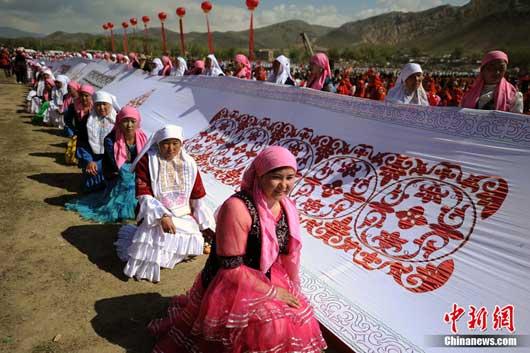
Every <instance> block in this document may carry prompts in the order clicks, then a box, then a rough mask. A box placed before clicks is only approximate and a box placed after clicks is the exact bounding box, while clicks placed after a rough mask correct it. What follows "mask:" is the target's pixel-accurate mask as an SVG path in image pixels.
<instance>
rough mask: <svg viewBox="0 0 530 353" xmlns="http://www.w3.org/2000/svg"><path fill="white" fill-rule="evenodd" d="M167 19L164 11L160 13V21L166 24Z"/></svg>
mask: <svg viewBox="0 0 530 353" xmlns="http://www.w3.org/2000/svg"><path fill="white" fill-rule="evenodd" d="M166 18H167V13H165V12H164V11H162V12H159V13H158V19H159V20H160V21H162V22H164V21H165V20H166Z"/></svg>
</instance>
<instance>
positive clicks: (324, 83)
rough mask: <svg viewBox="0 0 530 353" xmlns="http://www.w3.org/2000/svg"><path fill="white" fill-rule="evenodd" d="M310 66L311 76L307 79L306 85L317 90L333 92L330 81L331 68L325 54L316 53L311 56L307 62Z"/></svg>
mask: <svg viewBox="0 0 530 353" xmlns="http://www.w3.org/2000/svg"><path fill="white" fill-rule="evenodd" d="M309 64H310V66H311V76H310V77H309V79H308V82H307V86H306V87H309V88H312V89H316V90H319V91H328V92H333V91H334V88H333V84H332V83H331V68H330V67H329V60H328V57H327V55H326V54H324V53H316V54H315V55H313V56H312V57H311V61H310V62H309Z"/></svg>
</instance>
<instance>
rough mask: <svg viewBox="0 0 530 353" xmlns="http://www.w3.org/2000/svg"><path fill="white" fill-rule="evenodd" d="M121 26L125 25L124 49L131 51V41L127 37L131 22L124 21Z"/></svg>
mask: <svg viewBox="0 0 530 353" xmlns="http://www.w3.org/2000/svg"><path fill="white" fill-rule="evenodd" d="M121 26H122V27H123V51H124V52H125V53H128V52H129V41H128V39H127V28H129V22H127V21H123V22H122V23H121Z"/></svg>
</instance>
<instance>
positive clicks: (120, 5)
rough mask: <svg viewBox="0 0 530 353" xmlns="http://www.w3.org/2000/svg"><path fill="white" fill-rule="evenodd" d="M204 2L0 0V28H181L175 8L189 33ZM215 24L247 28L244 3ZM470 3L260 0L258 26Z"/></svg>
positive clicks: (335, 22)
mask: <svg viewBox="0 0 530 353" xmlns="http://www.w3.org/2000/svg"><path fill="white" fill-rule="evenodd" d="M201 2H202V0H187V1H182V0H142V1H131V0H0V26H5V27H13V28H17V29H21V30H27V31H31V32H37V33H51V32H54V31H58V30H62V31H66V32H97V31H98V30H99V28H100V27H101V24H102V23H104V22H108V21H111V22H114V24H115V25H116V26H119V24H120V23H121V22H122V21H124V20H127V19H129V18H130V17H132V16H136V17H141V16H142V15H149V16H150V17H151V20H152V23H153V25H155V24H156V25H159V22H158V19H157V18H156V14H157V13H158V12H160V11H166V12H167V13H168V14H169V15H170V16H169V19H168V23H167V26H168V27H169V28H170V29H173V30H176V29H177V20H176V15H175V9H176V8H177V7H179V6H184V7H185V8H186V10H187V14H186V17H185V31H186V32H188V31H201V32H204V31H205V25H204V15H203V14H202V12H201V9H200V3H201ZM211 2H212V4H213V7H214V8H213V10H212V12H211V13H210V23H211V25H212V28H213V30H219V31H227V30H235V31H237V30H242V29H245V28H247V27H248V11H247V10H246V7H245V5H244V4H245V2H244V0H211ZM468 2H469V0H359V1H355V0H332V1H317V0H290V1H289V0H261V1H260V5H259V7H258V9H257V10H256V12H255V24H256V26H257V27H260V26H266V25H270V24H273V23H277V22H282V21H286V20H289V19H299V20H304V21H306V22H309V23H312V24H320V25H326V26H333V27H338V26H340V25H341V24H343V23H345V22H349V21H355V20H359V19H364V18H367V17H370V16H374V15H378V14H382V13H386V12H389V11H421V10H425V9H428V8H431V7H435V6H439V5H444V4H450V5H456V6H460V5H463V4H465V3H468Z"/></svg>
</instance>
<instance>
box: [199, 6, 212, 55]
mask: <svg viewBox="0 0 530 353" xmlns="http://www.w3.org/2000/svg"><path fill="white" fill-rule="evenodd" d="M201 8H202V11H204V15H205V16H206V30H207V31H208V49H209V50H210V54H213V52H214V49H213V38H212V32H211V31H210V20H208V12H210V11H212V8H213V5H212V3H211V2H209V1H203V3H202V4H201Z"/></svg>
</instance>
